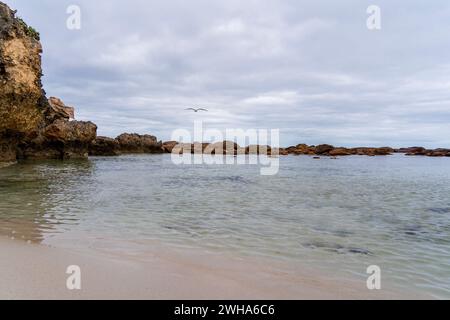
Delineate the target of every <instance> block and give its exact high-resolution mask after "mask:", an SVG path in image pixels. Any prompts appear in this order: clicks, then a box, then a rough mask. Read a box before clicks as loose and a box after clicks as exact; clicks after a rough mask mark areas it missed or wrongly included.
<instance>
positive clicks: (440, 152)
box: [395, 147, 450, 157]
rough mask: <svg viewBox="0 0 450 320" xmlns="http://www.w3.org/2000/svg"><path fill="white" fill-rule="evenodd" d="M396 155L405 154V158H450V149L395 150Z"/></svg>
mask: <svg viewBox="0 0 450 320" xmlns="http://www.w3.org/2000/svg"><path fill="white" fill-rule="evenodd" d="M395 152H397V153H405V154H406V155H407V156H427V157H450V149H443V148H438V149H425V148H423V147H410V148H401V149H397V150H395Z"/></svg>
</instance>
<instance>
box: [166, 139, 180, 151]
mask: <svg viewBox="0 0 450 320" xmlns="http://www.w3.org/2000/svg"><path fill="white" fill-rule="evenodd" d="M177 144H178V142H177V141H166V142H164V143H163V144H162V149H163V151H164V152H165V153H172V151H173V149H174V148H175V147H176V146H177Z"/></svg>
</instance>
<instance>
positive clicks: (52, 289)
mask: <svg viewBox="0 0 450 320" xmlns="http://www.w3.org/2000/svg"><path fill="white" fill-rule="evenodd" d="M70 265H78V266H80V268H81V272H82V281H81V283H82V289H81V290H75V291H70V290H68V289H67V288H66V281H67V277H69V275H67V274H66V273H65V272H66V269H67V267H68V266H70ZM0 274H1V279H0V283H1V286H0V299H50V300H53V299H63V300H70V299H88V300H89V299H139V300H140V299H156V300H161V299H176V300H178V299H191V300H200V299H208V300H211V299H212V300H227V299H257V300H278V299H288V300H297V299H299V300H305V299H306V300H309V299H325V300H335V299H337V300H342V299H344V300H345V299H362V300H367V299H409V298H417V297H409V295H410V294H407V295H404V294H400V293H394V292H389V291H384V290H383V291H378V292H376V291H369V290H367V289H366V288H365V282H364V283H361V282H359V281H355V280H353V279H352V280H345V279H334V278H329V277H326V276H324V275H322V274H319V273H317V272H316V271H314V272H309V271H307V270H306V269H303V268H301V269H300V268H295V270H294V269H292V270H288V269H286V271H285V272H284V271H280V269H279V268H274V265H271V264H267V263H266V262H265V261H262V260H256V259H229V258H228V257H225V256H219V255H207V254H203V253H200V252H196V251H189V252H188V251H183V252H176V251H174V250H170V249H169V250H167V248H164V247H160V248H153V249H152V250H151V251H150V252H148V253H146V254H145V256H140V257H133V256H132V255H118V254H105V253H103V252H98V251H93V250H92V251H88V250H76V249H64V248H59V247H58V248H56V247H49V246H46V245H41V244H29V243H28V244H27V243H25V242H22V241H20V240H10V239H7V238H1V237H0Z"/></svg>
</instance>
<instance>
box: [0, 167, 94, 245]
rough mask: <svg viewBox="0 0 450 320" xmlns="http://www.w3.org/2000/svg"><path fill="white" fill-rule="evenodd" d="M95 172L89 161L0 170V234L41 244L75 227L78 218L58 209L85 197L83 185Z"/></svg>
mask: <svg viewBox="0 0 450 320" xmlns="http://www.w3.org/2000/svg"><path fill="white" fill-rule="evenodd" d="M93 168H94V167H93V164H92V162H90V161H66V162H64V163H63V162H61V161H56V160H55V161H45V162H39V161H27V162H22V163H19V164H17V165H13V166H10V167H7V168H3V169H0V234H1V235H4V236H8V237H11V238H14V239H23V240H25V241H30V242H35V243H40V242H42V241H43V240H44V237H45V235H47V234H55V233H60V232H63V231H64V229H66V228H68V227H69V226H71V225H72V226H73V225H76V224H77V223H78V217H77V216H76V215H75V214H73V213H71V212H64V211H61V210H60V209H61V207H60V206H59V205H60V204H61V203H62V202H66V203H71V202H72V201H73V199H74V198H75V197H80V195H81V196H82V195H83V193H86V191H81V194H80V193H79V192H80V190H82V189H85V188H80V183H81V184H84V183H88V180H89V179H90V177H91V176H92V172H93ZM87 190H89V188H88V189H87ZM57 208H58V209H57Z"/></svg>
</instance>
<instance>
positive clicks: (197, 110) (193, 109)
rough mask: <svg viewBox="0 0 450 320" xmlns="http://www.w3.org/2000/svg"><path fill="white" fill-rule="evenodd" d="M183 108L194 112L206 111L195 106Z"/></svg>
mask: <svg viewBox="0 0 450 320" xmlns="http://www.w3.org/2000/svg"><path fill="white" fill-rule="evenodd" d="M185 110H192V111H194V112H199V111H206V112H208V110H207V109H203V108H197V109H195V108H187V109H185Z"/></svg>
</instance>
